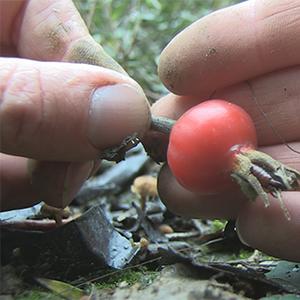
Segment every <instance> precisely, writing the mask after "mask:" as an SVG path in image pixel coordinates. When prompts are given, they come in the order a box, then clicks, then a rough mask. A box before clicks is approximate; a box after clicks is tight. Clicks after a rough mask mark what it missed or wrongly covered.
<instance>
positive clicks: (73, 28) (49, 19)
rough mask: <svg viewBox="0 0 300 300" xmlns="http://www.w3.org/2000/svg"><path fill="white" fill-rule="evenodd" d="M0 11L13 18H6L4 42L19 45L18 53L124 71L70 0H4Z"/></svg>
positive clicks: (34, 57)
mask: <svg viewBox="0 0 300 300" xmlns="http://www.w3.org/2000/svg"><path fill="white" fill-rule="evenodd" d="M0 10H1V11H3V12H7V14H8V17H7V18H10V19H13V21H12V20H7V22H6V23H7V24H8V25H7V26H9V24H10V28H6V29H5V32H4V35H5V36H4V37H3V38H4V39H5V40H3V41H2V39H1V43H2V44H7V48H9V49H13V48H16V51H17V54H18V56H20V57H22V58H29V59H33V60H43V61H68V62H79V63H86V64H93V65H100V66H102V67H106V68H109V69H113V70H115V71H119V72H121V73H125V71H124V70H123V68H122V67H121V66H120V65H119V64H118V63H117V62H116V61H114V60H113V59H112V58H111V57H110V56H109V55H107V53H106V52H105V51H104V50H103V48H102V47H101V46H100V45H99V44H97V43H96V42H95V41H94V39H93V38H92V37H91V35H90V34H89V31H88V29H87V27H86V25H85V23H84V21H83V20H82V18H81V16H80V14H79V13H78V11H77V9H76V7H75V6H74V4H73V2H72V1H71V0H65V1H60V0H43V1H35V0H33V1H20V0H18V2H13V1H4V2H2V3H1V7H0ZM7 18H6V19H7ZM8 21H9V22H8ZM1 23H2V22H1ZM7 26H6V27H7ZM9 39H11V40H9Z"/></svg>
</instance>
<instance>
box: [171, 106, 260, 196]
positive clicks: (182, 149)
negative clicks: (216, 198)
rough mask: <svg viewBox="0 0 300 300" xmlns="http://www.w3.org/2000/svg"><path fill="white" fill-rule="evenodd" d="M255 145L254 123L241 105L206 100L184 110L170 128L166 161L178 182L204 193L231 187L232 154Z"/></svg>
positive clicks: (252, 147)
mask: <svg viewBox="0 0 300 300" xmlns="http://www.w3.org/2000/svg"><path fill="white" fill-rule="evenodd" d="M255 147H256V131H255V127H254V124H253V122H252V120H251V118H250V116H249V115H248V113H246V112H245V111H244V110H243V109H242V108H241V107H239V106H237V105H235V104H233V103H230V102H227V101H224V100H209V101H205V102H202V103H201V104H199V105H197V106H194V107H193V108H191V109H190V110H188V111H187V112H185V113H184V114H183V115H182V116H181V117H180V119H179V120H178V121H177V122H176V123H175V125H174V126H173V128H172V131H171V135H170V141H169V147H168V153H167V157H168V164H169V166H170V168H171V171H172V173H173V175H174V176H175V177H176V178H177V180H178V182H179V183H180V184H181V185H183V186H184V187H185V188H187V189H188V190H191V191H194V192H200V193H204V194H209V193H217V192H221V191H224V190H228V189H230V188H232V187H233V186H234V185H235V184H234V182H233V180H232V178H231V172H232V170H233V167H234V166H233V164H234V156H235V155H236V154H237V153H239V151H240V150H245V149H247V148H249V149H254V148H255Z"/></svg>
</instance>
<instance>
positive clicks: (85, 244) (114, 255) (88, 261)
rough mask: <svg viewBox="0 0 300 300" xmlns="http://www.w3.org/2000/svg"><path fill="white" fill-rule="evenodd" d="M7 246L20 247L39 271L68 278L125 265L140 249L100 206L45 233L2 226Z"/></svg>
mask: <svg viewBox="0 0 300 300" xmlns="http://www.w3.org/2000/svg"><path fill="white" fill-rule="evenodd" d="M4 247H6V249H4V250H6V252H7V250H8V248H10V250H12V249H15V248H18V249H19V251H18V252H19V255H20V256H21V259H22V261H23V262H25V263H26V264H28V265H30V266H32V267H34V271H35V274H53V275H55V276H56V277H57V274H60V275H61V276H62V277H65V278H72V277H74V276H76V275H79V274H80V275H81V274H84V273H85V272H91V271H93V270H99V269H102V268H115V269H121V268H123V267H124V266H125V265H127V264H128V263H129V262H130V261H131V259H132V258H133V257H134V256H135V254H136V253H137V251H138V248H137V247H133V246H132V244H131V242H130V241H129V240H128V239H126V238H125V237H124V236H122V235H121V234H120V233H119V232H118V231H116V230H115V229H114V227H113V226H112V225H111V224H110V222H109V221H108V219H107V217H106V216H105V213H104V212H103V210H102V209H101V207H100V206H97V207H93V208H91V209H90V210H88V211H87V212H86V213H85V214H83V215H82V216H81V217H79V218H77V219H76V220H73V221H71V222H69V223H67V224H66V225H64V226H61V227H58V228H56V229H55V230H52V231H49V232H45V233H44V232H43V233H42V232H30V231H19V230H12V229H2V232H1V248H4ZM1 250H3V249H1ZM1 252H2V251H1Z"/></svg>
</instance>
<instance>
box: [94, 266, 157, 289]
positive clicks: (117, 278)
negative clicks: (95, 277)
mask: <svg viewBox="0 0 300 300" xmlns="http://www.w3.org/2000/svg"><path fill="white" fill-rule="evenodd" d="M157 276H158V272H155V271H149V270H147V269H146V268H144V267H140V268H137V269H127V270H122V271H120V272H116V273H114V274H110V275H109V276H107V278H105V279H102V280H101V282H97V283H96V287H97V288H98V289H108V288H115V287H117V286H119V285H120V283H121V282H125V283H126V284H127V285H128V286H131V285H133V284H135V283H139V284H140V285H141V287H142V288H143V287H146V286H148V285H149V284H151V283H152V282H153V281H154V280H155V278H156V277H157Z"/></svg>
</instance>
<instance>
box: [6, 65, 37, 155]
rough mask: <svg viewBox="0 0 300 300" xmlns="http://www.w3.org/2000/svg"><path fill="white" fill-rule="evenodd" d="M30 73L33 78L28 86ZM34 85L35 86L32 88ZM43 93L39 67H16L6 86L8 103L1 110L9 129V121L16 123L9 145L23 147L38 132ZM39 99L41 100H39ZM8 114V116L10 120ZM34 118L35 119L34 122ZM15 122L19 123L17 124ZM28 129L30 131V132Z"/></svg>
mask: <svg viewBox="0 0 300 300" xmlns="http://www.w3.org/2000/svg"><path fill="white" fill-rule="evenodd" d="M28 73H29V74H30V78H31V79H32V80H31V82H30V86H29V87H27V84H28V81H27V78H28V76H29V74H28ZM32 85H33V86H34V88H32ZM28 92H29V94H28ZM41 93H42V89H41V78H40V72H39V70H38V69H37V68H31V69H30V70H29V69H28V68H24V69H20V68H16V69H15V70H14V73H13V74H12V76H11V78H10V83H9V84H7V86H6V93H5V96H4V102H5V103H6V105H5V106H4V105H2V111H1V114H2V115H3V118H4V120H5V121H4V122H5V123H6V127H7V128H8V130H10V123H9V122H13V123H14V126H12V128H14V131H13V132H11V135H10V138H9V140H10V141H8V145H11V146H12V145H13V144H14V145H13V148H16V147H19V148H20V149H22V143H25V144H26V143H27V138H28V136H35V134H36V132H38V130H39V129H40V128H41V124H42V119H43V111H42V112H39V110H38V106H40V107H41V108H40V110H42V109H43V104H42V102H43V98H42V94H41ZM32 94H33V95H32ZM33 96H34V97H33ZM37 99H38V100H39V101H37ZM37 104H38V105H37ZM32 105H34V107H35V109H34V110H33V109H31V106H32ZM28 113H29V114H28ZM32 113H33V114H32ZM6 116H8V120H7V118H6ZM36 117H38V118H36ZM28 120H30V122H28ZM32 120H34V122H33V121H32ZM15 124H17V126H16V125H15ZM32 125H34V126H32ZM28 131H29V132H30V133H28ZM23 136H24V138H23ZM16 141H17V145H16Z"/></svg>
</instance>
